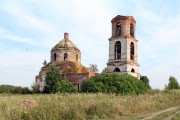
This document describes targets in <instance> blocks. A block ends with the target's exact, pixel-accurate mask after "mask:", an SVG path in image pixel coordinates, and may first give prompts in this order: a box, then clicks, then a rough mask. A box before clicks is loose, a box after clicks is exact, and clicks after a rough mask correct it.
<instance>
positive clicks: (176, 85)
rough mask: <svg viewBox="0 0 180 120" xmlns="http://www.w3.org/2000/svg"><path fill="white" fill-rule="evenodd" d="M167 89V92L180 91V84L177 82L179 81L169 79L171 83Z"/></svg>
mask: <svg viewBox="0 0 180 120" xmlns="http://www.w3.org/2000/svg"><path fill="white" fill-rule="evenodd" d="M165 89H167V90H172V89H180V86H179V83H178V81H177V79H176V78H175V77H173V76H170V77H169V83H168V85H167V86H166V87H165Z"/></svg>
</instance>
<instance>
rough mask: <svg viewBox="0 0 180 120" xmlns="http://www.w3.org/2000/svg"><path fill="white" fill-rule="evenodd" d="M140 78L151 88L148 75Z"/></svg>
mask: <svg viewBox="0 0 180 120" xmlns="http://www.w3.org/2000/svg"><path fill="white" fill-rule="evenodd" d="M140 80H141V81H142V82H143V83H144V84H145V86H146V87H147V88H149V89H151V86H150V85H149V79H148V77H147V76H141V78H140Z"/></svg>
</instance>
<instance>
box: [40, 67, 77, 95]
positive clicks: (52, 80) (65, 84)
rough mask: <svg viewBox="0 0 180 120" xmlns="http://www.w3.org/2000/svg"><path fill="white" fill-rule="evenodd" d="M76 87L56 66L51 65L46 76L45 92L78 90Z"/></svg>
mask: <svg viewBox="0 0 180 120" xmlns="http://www.w3.org/2000/svg"><path fill="white" fill-rule="evenodd" d="M76 89H77V88H75V86H73V85H72V83H70V82H69V81H68V80H66V79H65V78H64V77H62V75H61V74H60V73H59V71H58V69H57V68H56V67H55V66H50V68H49V70H48V72H47V73H46V76H45V86H44V90H43V92H44V93H56V92H76Z"/></svg>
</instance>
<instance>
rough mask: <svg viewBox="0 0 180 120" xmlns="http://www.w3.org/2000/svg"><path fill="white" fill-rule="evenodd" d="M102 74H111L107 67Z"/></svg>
mask: <svg viewBox="0 0 180 120" xmlns="http://www.w3.org/2000/svg"><path fill="white" fill-rule="evenodd" d="M101 73H102V74H106V73H109V69H108V68H107V67H105V68H104V69H103V71H102V72H101Z"/></svg>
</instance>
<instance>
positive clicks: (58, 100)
mask: <svg viewBox="0 0 180 120" xmlns="http://www.w3.org/2000/svg"><path fill="white" fill-rule="evenodd" d="M0 100H1V101H0V116H1V120H99V119H105V120H124V119H133V120H136V119H137V120H138V119H140V117H141V116H142V115H144V114H147V113H151V112H154V111H158V110H161V109H166V108H169V107H171V106H178V105H180V90H173V91H169V90H168V91H158V90H156V91H152V92H151V91H149V92H148V93H145V94H143V95H138V96H136V95H135V96H128V95H126V96H119V95H117V94H102V93H98V94H35V95H13V94H11V95H9V94H8V95H7V94H1V95H0ZM24 100H25V101H27V100H32V101H35V103H36V105H35V104H33V105H32V106H31V107H29V106H23V105H22V104H23V103H24V102H23V101H24ZM141 118H142V117H141Z"/></svg>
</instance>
